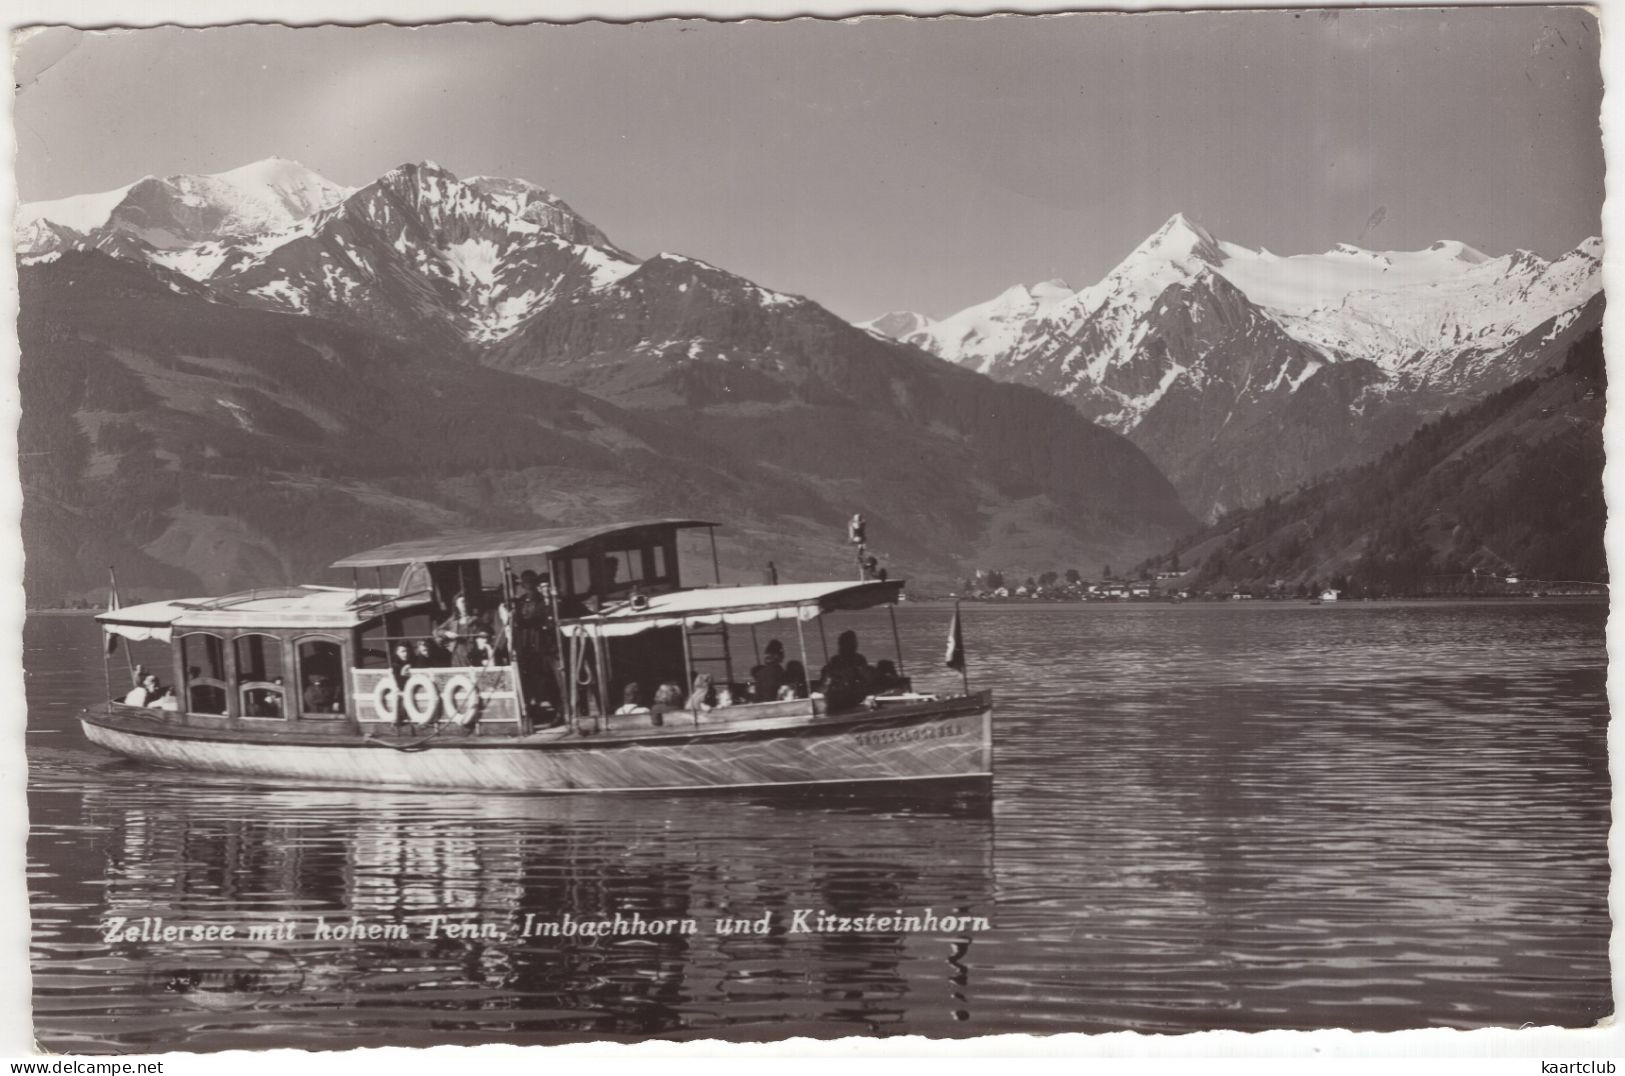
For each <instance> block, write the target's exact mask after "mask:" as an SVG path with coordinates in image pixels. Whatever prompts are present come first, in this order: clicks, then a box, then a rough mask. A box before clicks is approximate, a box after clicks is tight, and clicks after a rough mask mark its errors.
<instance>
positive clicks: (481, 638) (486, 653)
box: [468, 634, 508, 669]
mask: <svg viewBox="0 0 1625 1076" xmlns="http://www.w3.org/2000/svg"><path fill="white" fill-rule="evenodd" d="M468 663H469V664H470V665H473V666H475V667H477V668H481V669H491V668H495V667H496V666H498V665H506V664H508V658H507V655H506V654H504V653H502V651H501V650H500V649H499V648H498V646H497V643H496V640H495V639H493V638H491V636H490V635H489V634H480V635H476V636H474V648H473V651H472V653H470V654H469V662H468Z"/></svg>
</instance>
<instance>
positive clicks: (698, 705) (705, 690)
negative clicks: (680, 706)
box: [688, 673, 716, 714]
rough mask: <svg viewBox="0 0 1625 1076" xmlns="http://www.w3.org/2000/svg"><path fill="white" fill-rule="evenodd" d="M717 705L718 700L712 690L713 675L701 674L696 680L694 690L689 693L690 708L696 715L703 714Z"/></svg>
mask: <svg viewBox="0 0 1625 1076" xmlns="http://www.w3.org/2000/svg"><path fill="white" fill-rule="evenodd" d="M715 705H716V698H715V696H714V695H713V693H712V690H711V674H710V673H700V674H699V675H698V676H696V677H695V678H694V690H693V691H690V692H689V693H688V708H689V709H690V710H692V711H694V713H695V714H702V713H704V712H705V711H707V710H710V709H712V708H713V707H714V706H715Z"/></svg>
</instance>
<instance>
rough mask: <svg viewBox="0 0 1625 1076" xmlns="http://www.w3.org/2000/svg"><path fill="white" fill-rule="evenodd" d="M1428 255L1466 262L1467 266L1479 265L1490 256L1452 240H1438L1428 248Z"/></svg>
mask: <svg viewBox="0 0 1625 1076" xmlns="http://www.w3.org/2000/svg"><path fill="white" fill-rule="evenodd" d="M1428 253H1430V254H1442V255H1444V256H1445V257H1447V258H1450V259H1453V260H1455V261H1458V262H1466V263H1467V264H1468V265H1480V264H1482V263H1484V262H1487V261H1489V260H1490V256H1489V255H1488V254H1485V253H1484V252H1483V251H1481V250H1475V249H1474V248H1472V247H1470V246H1468V245H1467V244H1466V243H1460V242H1457V241H1456V240H1454V239H1441V240H1439V241H1438V242H1436V243H1434V244H1432V245H1431V246H1429V247H1428Z"/></svg>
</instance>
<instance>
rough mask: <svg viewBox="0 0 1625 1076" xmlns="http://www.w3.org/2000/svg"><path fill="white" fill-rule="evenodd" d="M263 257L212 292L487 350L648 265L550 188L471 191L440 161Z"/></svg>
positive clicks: (350, 202) (345, 205)
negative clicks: (567, 300)
mask: <svg viewBox="0 0 1625 1076" xmlns="http://www.w3.org/2000/svg"><path fill="white" fill-rule="evenodd" d="M259 246H260V248H261V249H259V250H255V251H251V252H250V251H242V252H241V253H244V254H245V255H247V256H244V257H240V258H236V259H233V260H227V261H225V262H222V263H221V264H220V265H218V266H217V267H216V268H215V270H214V271H213V275H212V276H211V277H210V283H211V284H212V285H214V286H215V287H216V288H217V289H218V290H219V291H221V292H222V293H223V294H227V295H230V296H232V297H234V298H235V299H236V300H237V301H240V302H245V303H249V304H252V305H262V306H267V307H269V308H271V309H279V310H290V311H297V312H301V313H314V314H318V315H320V316H324V317H334V318H338V319H340V320H354V321H360V322H365V323H367V324H371V325H373V326H375V327H378V328H382V329H384V330H385V331H387V332H389V333H391V334H392V335H401V334H403V333H405V334H411V333H415V332H419V331H424V332H429V333H431V334H433V335H439V334H442V333H444V332H446V331H447V330H448V329H450V330H451V331H452V332H453V333H454V335H455V336H456V337H457V338H459V339H461V340H463V341H472V342H475V343H489V342H491V341H494V340H499V339H502V338H503V337H505V336H507V335H509V334H510V333H512V332H514V331H515V330H516V329H517V328H518V327H519V326H521V325H522V324H524V323H525V321H526V320H528V319H529V318H531V317H533V316H534V315H535V314H536V313H537V312H539V311H540V310H542V309H544V308H545V307H546V306H547V305H548V304H550V303H552V302H555V301H558V300H560V299H561V298H562V297H564V296H567V295H570V294H572V293H576V292H579V291H583V290H585V289H590V288H596V287H604V286H607V285H609V284H612V283H613V282H615V281H616V280H619V279H620V278H621V277H623V276H625V275H626V274H627V273H630V272H631V271H632V270H633V269H635V268H636V267H637V265H638V261H637V259H635V258H633V257H632V256H631V255H629V254H627V253H625V252H624V251H622V250H620V249H619V248H617V247H615V246H614V245H613V244H611V243H610V242H609V241H608V239H606V238H605V237H604V235H603V233H602V232H600V231H598V229H596V228H594V227H593V226H592V225H590V224H588V223H587V222H586V221H584V220H582V219H581V218H580V217H578V216H576V215H575V213H574V211H572V210H571V209H570V208H569V207H568V206H567V205H565V204H564V203H563V202H562V201H560V200H558V199H557V198H554V197H553V196H552V195H550V194H548V193H547V192H546V191H544V190H542V188H540V187H536V186H535V185H534V184H529V183H525V182H524V181H522V180H513V181H509V180H492V179H490V178H485V179H482V180H480V181H464V180H461V179H459V178H458V177H457V176H455V175H454V174H452V173H451V172H449V171H447V170H446V169H444V168H441V167H440V166H439V165H437V164H435V163H433V162H432V161H425V162H422V163H420V164H411V165H402V166H400V167H398V168H394V169H391V170H390V171H389V172H387V173H385V174H384V175H383V176H381V177H380V178H379V179H378V180H376V181H374V182H373V183H370V184H368V185H367V186H365V187H363V188H361V189H360V190H357V191H355V192H353V193H352V194H351V195H350V196H349V197H348V198H346V199H345V200H344V201H343V202H342V203H340V204H339V205H337V206H334V207H332V208H331V209H328V210H325V211H323V212H321V213H319V214H317V215H315V216H313V217H311V218H309V219H308V220H307V221H305V222H302V223H301V224H300V225H298V226H296V227H295V228H293V229H291V230H290V231H288V232H286V233H281V234H278V235H270V236H266V237H264V238H262V239H261V240H260V243H259Z"/></svg>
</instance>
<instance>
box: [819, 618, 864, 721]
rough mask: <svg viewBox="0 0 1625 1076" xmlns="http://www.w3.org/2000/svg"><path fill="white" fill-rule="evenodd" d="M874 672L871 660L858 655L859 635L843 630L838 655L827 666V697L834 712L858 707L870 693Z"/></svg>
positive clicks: (825, 680)
mask: <svg viewBox="0 0 1625 1076" xmlns="http://www.w3.org/2000/svg"><path fill="white" fill-rule="evenodd" d="M873 677H874V670H873V669H871V668H870V667H869V659H868V658H866V657H864V656H863V655H862V654H861V653H859V652H858V633H857V632H855V631H843V632H841V634H840V635H839V636H837V637H836V639H835V656H834V657H832V658H830V659H829V662H828V664H826V665H825V666H824V670H823V681H824V698H825V699H826V700H827V701H828V703H829V708H830V709H831V710H842V709H846V708H847V707H849V706H853V705H855V704H857V703H858V702H859V701H860V700H862V698H863V697H864V696H865V695H867V694H868V693H869V684H870V681H871V680H872V679H873Z"/></svg>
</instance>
